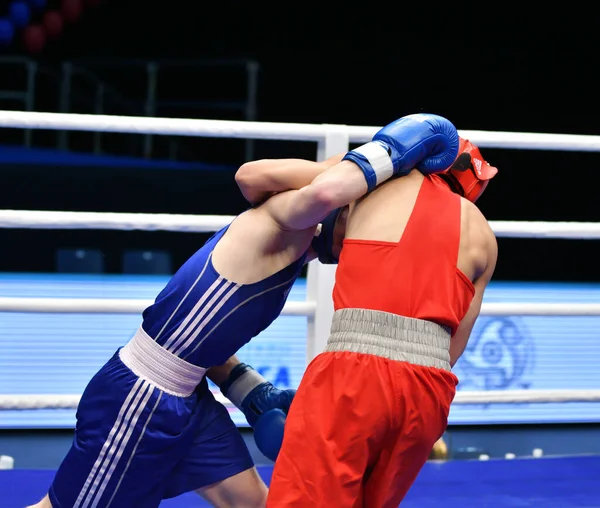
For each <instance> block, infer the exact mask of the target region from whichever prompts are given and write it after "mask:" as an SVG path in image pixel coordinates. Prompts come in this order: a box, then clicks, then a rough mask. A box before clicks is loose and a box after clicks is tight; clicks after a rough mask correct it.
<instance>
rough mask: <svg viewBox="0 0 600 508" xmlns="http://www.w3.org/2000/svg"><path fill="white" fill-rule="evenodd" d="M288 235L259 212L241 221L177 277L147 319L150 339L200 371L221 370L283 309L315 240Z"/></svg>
mask: <svg viewBox="0 0 600 508" xmlns="http://www.w3.org/2000/svg"><path fill="white" fill-rule="evenodd" d="M289 235H291V238H287V237H286V233H283V234H282V233H281V232H278V231H277V229H276V227H275V226H274V225H272V224H270V223H269V219H268V217H265V216H264V214H262V213H261V211H260V210H249V211H247V212H244V213H243V214H241V215H240V216H238V217H237V218H236V219H235V220H234V221H233V223H232V224H231V225H230V226H228V227H225V228H223V229H222V230H220V231H218V232H217V233H215V235H213V237H211V238H210V239H209V240H208V241H207V242H206V243H205V244H204V245H203V246H202V247H201V248H200V249H199V250H198V251H197V252H196V253H195V254H194V255H193V256H192V257H191V258H190V259H189V260H188V261H187V262H186V263H185V264H184V265H183V266H182V267H181V268H180V269H179V270H178V271H177V273H176V274H175V275H174V276H173V277H172V278H171V280H170V281H169V283H168V284H167V286H166V287H165V288H164V289H163V291H162V292H161V293H160V294H159V295H158V297H157V298H156V300H155V303H154V304H153V305H152V306H150V307H148V308H147V309H146V310H145V311H144V322H143V324H142V326H143V328H144V330H145V331H146V333H147V334H148V335H149V336H150V337H152V338H153V339H154V340H155V341H157V342H158V343H159V344H160V345H161V346H163V347H164V348H166V349H167V350H168V351H170V352H172V353H173V354H175V355H177V356H179V357H180V358H182V359H184V360H186V361H188V362H190V363H193V364H195V365H199V366H202V367H210V366H214V365H220V364H222V363H224V362H225V360H227V358H229V357H230V356H231V355H233V354H235V353H236V352H237V351H238V350H239V349H240V348H241V347H242V346H243V345H244V344H246V343H247V342H248V341H250V339H252V338H253V337H254V336H256V335H257V334H258V333H260V332H261V331H262V330H264V329H265V328H267V327H268V326H269V325H270V324H271V323H272V322H273V321H274V320H275V319H276V318H277V317H278V316H279V314H280V312H281V310H282V309H283V306H284V304H285V302H286V299H287V296H288V294H289V291H290V289H291V287H292V286H293V284H294V282H295V281H296V279H297V278H298V276H299V275H300V273H301V270H302V267H303V265H304V263H305V260H306V251H307V248H308V246H309V244H310V240H311V238H312V233H311V232H310V231H308V232H296V233H295V235H292V234H291V233H289ZM281 236H283V237H284V238H281ZM286 241H289V243H286Z"/></svg>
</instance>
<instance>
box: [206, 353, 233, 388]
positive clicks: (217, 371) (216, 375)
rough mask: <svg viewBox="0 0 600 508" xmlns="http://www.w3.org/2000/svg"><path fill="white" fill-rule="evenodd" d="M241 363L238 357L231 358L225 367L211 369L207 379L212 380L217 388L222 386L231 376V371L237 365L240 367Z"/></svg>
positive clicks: (219, 366) (207, 373)
mask: <svg viewBox="0 0 600 508" xmlns="http://www.w3.org/2000/svg"><path fill="white" fill-rule="evenodd" d="M240 363H241V362H240V361H239V359H238V357H237V356H235V355H234V356H232V357H231V358H229V359H228V360H227V361H226V362H225V363H224V364H223V365H218V366H216V367H211V368H210V369H208V370H207V371H206V377H207V378H208V379H210V380H211V381H212V382H213V383H214V384H216V385H217V386H221V385H222V384H223V382H224V381H225V380H227V378H228V377H229V374H231V371H232V370H233V368H234V367H235V366H236V365H239V364H240Z"/></svg>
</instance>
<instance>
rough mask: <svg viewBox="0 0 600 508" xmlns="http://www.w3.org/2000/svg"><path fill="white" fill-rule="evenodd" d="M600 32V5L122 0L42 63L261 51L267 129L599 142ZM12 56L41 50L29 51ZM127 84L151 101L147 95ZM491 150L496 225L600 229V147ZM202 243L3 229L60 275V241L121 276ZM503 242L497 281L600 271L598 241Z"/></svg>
mask: <svg viewBox="0 0 600 508" xmlns="http://www.w3.org/2000/svg"><path fill="white" fill-rule="evenodd" d="M599 32H600V22H599V18H598V16H597V15H596V14H595V10H594V9H593V3H583V2H579V3H578V2H569V3H561V4H557V5H556V6H555V7H551V6H550V4H545V3H544V4H542V3H537V2H534V3H527V4H526V3H525V2H521V4H510V3H506V2H503V3H488V2H458V3H456V2H453V3H437V2H419V3H417V4H409V3H405V2H390V3H385V2H384V3H376V2H364V3H350V2H346V3H339V2H295V3H267V2H265V3H260V2H244V3H241V2H197V1H192V0H188V1H183V0H170V1H169V2H162V1H155V2H152V1H145V2H142V1H141V0H135V1H134V0H106V1H105V2H104V3H103V5H101V6H99V7H97V8H96V9H94V10H93V11H90V12H89V13H86V14H85V15H84V17H83V19H82V20H81V22H79V23H78V24H75V25H73V26H70V27H68V28H67V30H66V32H65V36H64V37H62V38H61V39H60V40H58V41H54V42H52V43H50V44H48V45H47V46H46V48H45V49H44V51H42V52H41V53H40V54H38V55H36V56H35V58H37V59H38V60H39V61H40V62H43V63H46V64H48V65H56V64H58V63H60V62H61V61H63V60H68V59H100V58H101V59H129V58H152V59H179V60H186V59H198V58H208V59H212V58H215V59H217V58H227V59H230V58H250V59H254V60H256V61H257V62H258V63H259V64H260V74H259V76H260V79H259V86H258V94H259V95H258V115H257V120H260V121H272V122H308V123H346V124H350V125H377V126H379V125H384V124H386V123H388V122H390V121H392V120H394V119H396V118H397V117H400V116H403V115H405V114H410V113H415V112H419V111H424V112H432V113H437V114H440V115H443V116H446V117H447V118H449V119H451V120H452V121H453V122H454V124H455V125H456V126H457V127H458V128H459V129H464V130H466V129H473V130H493V131H518V132H540V133H570V134H598V128H597V124H598V121H599V114H598V113H599V109H600V106H599V102H598V97H597V96H598V85H599V82H598V77H597V72H598V71H597V68H598V63H597V62H598V57H597V51H598V48H599V47H600V46H599V44H598V43H599V42H600V37H599V36H598V33H599ZM5 52H6V53H8V54H25V51H24V50H23V49H22V48H21V46H19V45H18V44H15V45H14V46H13V47H12V48H10V50H6V51H5ZM219 79H220V80H219ZM237 80H238V78H236V77H235V76H233V75H232V76H229V77H228V76H225V77H221V78H217V76H216V75H215V76H214V77H209V78H207V79H205V80H204V81H201V84H200V85H199V84H198V81H197V80H196V81H193V82H192V80H188V79H186V78H181V79H179V80H177V79H176V80H171V81H170V82H169V83H165V84H164V85H163V86H162V91H163V93H168V94H170V95H171V96H172V97H177V96H186V97H189V96H193V95H194V94H196V95H198V96H200V95H203V94H208V93H209V92H210V93H213V94H214V92H215V90H217V91H218V93H219V94H222V95H223V96H225V95H227V94H228V93H229V92H233V90H234V89H237V88H239V85H240V84H239V82H238V81H237ZM119 86H121V87H123V86H125V87H126V85H124V84H123V83H122V82H121V83H119ZM127 92H128V93H130V94H131V95H132V96H135V95H136V93H138V94H139V92H136V90H134V89H133V87H132V89H131V90H127ZM40 93H41V94H42V95H43V93H44V88H43V87H42V88H41V91H40ZM40 104H41V105H42V106H43V104H44V100H43V97H42V98H41V99H40ZM48 104H49V103H48ZM42 106H40V108H38V109H40V110H51V108H50V106H48V107H47V108H43V107H42ZM197 114H198V113H197V112H195V111H181V112H180V116H182V117H194V116H197ZM201 117H205V118H208V117H209V116H208V115H203V116H201ZM213 118H222V119H226V117H225V116H213ZM5 133H6V135H7V136H8V131H7V130H4V131H3V134H5ZM53 135H54V134H53ZM44 136H45V134H43V133H37V132H36V138H35V139H36V140H37V141H38V143H40V144H44V143H45V144H46V145H48V144H50V142H48V141H47V138H45V137H44ZM126 136H127V135H126ZM7 139H8V138H7ZM48 139H49V138H48ZM74 139H75V142H74V144H73V145H72V148H73V149H79V150H85V149H86V148H87V145H86V141H84V140H83V138H81V142H80V146H78V142H77V139H78V138H74ZM186 142H187V143H188V145H189V146H192V145H193V148H194V156H195V157H198V159H199V160H201V161H204V162H212V163H225V164H230V165H231V166H232V168H235V167H236V166H237V165H239V164H241V163H242V162H244V161H243V157H242V152H241V150H240V149H239V147H238V146H237V145H236V148H231V147H229V145H227V144H225V143H224V142H223V141H220V140H205V139H203V140H193V139H190V140H186ZM232 146H233V145H232ZM255 148H256V150H255V158H259V157H307V158H314V157H315V153H316V152H315V145H314V144H311V143H297V142H289V143H287V142H280V141H261V142H257V143H256V145H255ZM483 153H484V155H485V157H486V158H487V159H488V161H489V162H490V163H492V164H493V165H495V166H497V167H498V168H499V170H500V173H499V175H498V176H497V178H496V179H495V180H494V181H493V182H492V184H491V185H490V186H489V188H488V190H487V192H486V194H485V195H484V197H483V198H482V199H481V200H480V202H479V203H478V204H479V206H480V208H481V210H482V211H483V213H484V214H485V215H486V217H487V218H488V219H490V220H520V221H527V220H544V221H571V220H572V221H591V222H593V221H600V212H599V210H598V208H599V206H598V198H597V193H598V191H597V183H598V181H599V180H600V178H599V177H598V171H599V169H600V154H598V153H580V152H561V151H555V152H550V151H527V150H506V149H502V150H500V149H484V150H483ZM0 171H1V173H0V175H3V183H2V184H0V202H2V205H1V206H0V207H1V208H16V209H38V210H51V209H53V210H90V211H122V212H160V213H194V214H195V213H199V214H205V213H211V214H235V213H239V212H240V211H242V210H243V209H244V207H245V203H244V202H243V200H242V199H241V197H240V195H239V193H238V192H237V189H236V188H235V185H234V182H233V170H229V171H228V170H221V171H213V172H211V171H204V172H197V171H191V170H189V171H188V170H161V169H127V170H125V169H121V168H114V167H113V168H81V167H71V168H64V167H25V166H15V165H13V166H6V167H4V166H3V167H0ZM203 238H204V237H203V235H188V234H177V233H145V232H134V233H131V232H127V233H125V232H123V233H121V232H110V231H108V232H101V231H58V230H52V231H36V230H32V231H27V230H26V231H23V230H4V229H3V230H0V245H1V246H2V248H1V249H0V263H1V264H2V266H3V268H2V269H3V270H4V271H11V270H17V271H18V270H23V271H32V270H39V271H51V270H52V269H53V263H54V257H53V251H54V249H55V248H56V247H57V246H61V245H62V246H68V245H75V246H89V247H93V246H99V247H100V248H102V250H103V251H104V252H105V254H106V257H107V268H108V270H109V271H118V269H119V266H118V261H117V259H118V255H117V254H118V252H120V251H121V250H122V249H123V248H138V247H139V248H162V249H166V250H169V251H170V252H171V253H172V255H173V257H174V260H175V264H176V265H179V264H180V263H181V262H183V261H184V260H185V259H186V257H187V256H189V255H190V254H191V253H192V252H194V250H195V249H197V248H198V246H199V245H200V243H201V240H202V239H203ZM499 247H500V252H499V262H498V267H497V271H496V276H495V279H496V280H543V281H546V280H548V281H590V282H597V281H599V280H600V264H599V263H597V262H596V259H598V255H599V254H600V249H599V248H598V242H596V241H589V240H588V241H573V240H569V241H559V240H523V239H504V238H501V239H499Z"/></svg>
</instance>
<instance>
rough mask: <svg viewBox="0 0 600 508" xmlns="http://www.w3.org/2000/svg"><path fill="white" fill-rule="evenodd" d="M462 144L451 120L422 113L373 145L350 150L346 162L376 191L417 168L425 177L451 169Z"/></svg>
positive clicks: (377, 138) (389, 127)
mask: <svg viewBox="0 0 600 508" xmlns="http://www.w3.org/2000/svg"><path fill="white" fill-rule="evenodd" d="M458 144H459V140H458V132H457V131H456V127H454V125H453V124H452V123H451V122H450V121H449V120H446V119H445V118H443V117H441V116H438V115H432V114H427V113H419V114H416V115H408V116H404V117H402V118H400V119H399V120H396V121H395V122H392V123H391V124H389V125H386V126H385V127H384V128H383V129H381V130H379V131H378V132H377V133H376V134H375V136H373V140H372V141H371V142H370V143H367V144H365V145H362V146H359V147H358V148H356V149H354V150H351V151H349V152H348V153H347V154H346V155H345V156H344V158H343V159H342V160H349V161H352V162H354V163H355V164H356V165H357V166H359V167H360V169H361V170H362V172H363V173H364V175H365V179H366V180H367V186H368V189H369V191H372V190H373V189H375V187H377V186H378V185H379V184H380V183H382V182H384V181H385V180H387V179H389V178H391V177H392V176H394V175H400V176H401V175H406V174H408V173H409V172H410V171H412V170H413V169H415V168H417V169H419V170H420V171H421V172H422V173H424V174H429V173H435V172H438V171H444V170H445V169H448V168H449V167H450V166H451V165H452V163H453V162H454V160H455V159H456V156H457V155H458Z"/></svg>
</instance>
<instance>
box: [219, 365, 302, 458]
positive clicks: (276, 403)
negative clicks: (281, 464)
mask: <svg viewBox="0 0 600 508" xmlns="http://www.w3.org/2000/svg"><path fill="white" fill-rule="evenodd" d="M221 393H223V395H224V396H225V397H227V398H228V399H229V400H230V401H231V402H232V403H233V405H234V406H235V407H237V408H238V409H239V410H240V411H242V412H243V413H244V416H245V417H246V421H247V422H248V423H249V424H250V426H251V427H252V428H253V429H254V440H255V442H256V446H257V447H258V449H259V450H260V451H261V452H262V453H263V454H264V455H265V456H266V457H268V458H269V459H271V460H272V461H275V459H276V458H277V454H278V453H279V449H280V448H281V442H282V440H283V427H284V424H285V417H286V416H287V413H288V411H289V409H290V405H291V403H292V400H293V399H294V395H295V394H296V390H279V389H278V388H275V386H273V384H272V383H269V381H267V380H266V379H265V378H264V377H262V376H261V375H260V374H259V373H258V372H256V371H255V370H254V369H253V368H252V367H250V365H246V364H245V363H240V364H238V365H236V366H235V367H234V368H233V369H232V370H231V372H230V374H229V377H228V378H227V380H226V381H225V382H224V383H223V384H222V385H221Z"/></svg>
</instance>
